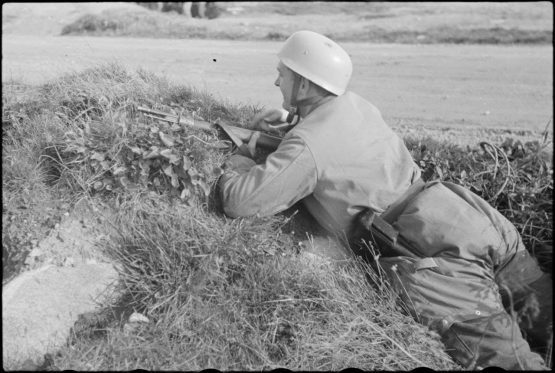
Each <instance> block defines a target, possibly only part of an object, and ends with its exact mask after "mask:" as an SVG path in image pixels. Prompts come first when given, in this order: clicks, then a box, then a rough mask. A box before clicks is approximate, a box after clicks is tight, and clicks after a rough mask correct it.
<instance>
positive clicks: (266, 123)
mask: <svg viewBox="0 0 555 373" xmlns="http://www.w3.org/2000/svg"><path fill="white" fill-rule="evenodd" d="M283 115H284V112H283V110H281V109H269V110H264V111H263V112H260V113H258V114H256V115H255V116H254V117H253V119H252V120H251V122H250V123H249V124H248V128H250V129H253V130H263V131H272V132H278V130H277V129H276V128H272V127H271V125H279V124H281V123H284V121H283V120H282V117H283Z"/></svg>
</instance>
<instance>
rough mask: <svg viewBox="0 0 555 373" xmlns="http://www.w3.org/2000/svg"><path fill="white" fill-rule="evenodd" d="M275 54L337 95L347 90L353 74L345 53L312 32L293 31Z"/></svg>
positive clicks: (309, 78)
mask: <svg viewBox="0 0 555 373" xmlns="http://www.w3.org/2000/svg"><path fill="white" fill-rule="evenodd" d="M278 57H279V59H280V60H281V62H282V63H283V64H284V65H285V66H287V67H288V68H290V69H291V70H293V71H294V72H296V73H297V74H299V75H301V76H303V77H305V78H306V79H308V80H310V81H311V82H313V83H314V84H317V85H319V86H320V87H322V88H324V89H325V90H327V91H329V92H331V93H333V94H336V95H338V96H339V95H342V94H343V93H344V92H345V90H346V89H347V85H348V84H349V81H350V80H351V74H352V73H353V64H352V62H351V58H350V57H349V55H348V54H347V52H345V50H344V49H343V48H341V47H340V46H339V45H338V44H337V43H336V42H334V41H333V40H331V39H329V38H327V37H325V36H324V35H321V34H318V33H316V32H313V31H298V32H295V33H294V34H293V35H291V36H290V37H289V38H288V39H287V40H286V41H285V44H284V45H283V47H282V48H281V50H280V51H279V53H278Z"/></svg>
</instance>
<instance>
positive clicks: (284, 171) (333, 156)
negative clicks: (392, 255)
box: [220, 92, 420, 235]
mask: <svg viewBox="0 0 555 373" xmlns="http://www.w3.org/2000/svg"><path fill="white" fill-rule="evenodd" d="M228 166H229V167H230V169H228V171H227V172H226V173H225V175H223V176H222V178H221V180H220V190H221V194H222V200H223V205H224V210H225V212H226V214H228V215H230V216H232V217H239V216H252V215H259V216H265V215H271V214H275V213H278V212H280V211H283V210H285V209H287V208H289V207H290V206H292V205H293V204H294V203H296V202H297V201H299V200H302V201H303V202H304V203H305V205H306V207H307V209H308V210H309V212H310V213H311V214H312V215H313V216H314V218H315V219H316V220H317V221H318V222H319V223H320V225H322V226H323V227H324V228H326V229H327V230H328V231H329V232H331V233H333V234H339V235H344V234H348V232H350V229H351V225H352V223H353V220H354V217H355V215H357V214H358V213H359V212H360V211H361V210H363V209H365V208H372V209H373V210H374V211H376V212H382V211H384V210H385V209H386V208H387V207H388V206H389V205H390V204H391V203H392V202H394V201H395V200H396V199H397V198H398V197H399V196H401V195H402V194H403V192H404V191H405V190H406V189H407V188H408V187H409V186H410V185H411V183H412V182H413V181H414V180H417V179H418V178H419V177H420V170H419V168H418V166H417V165H416V164H415V163H414V161H413V159H412V157H411V155H410V153H409V151H408V149H407V148H406V146H405V145H404V143H403V141H402V139H400V138H399V137H398V136H397V135H396V134H395V133H394V132H393V131H392V130H391V128H390V127H389V126H388V125H387V124H386V123H385V122H384V120H383V119H382V116H381V114H380V112H379V111H378V109H377V108H376V107H375V106H374V105H372V104H371V103H369V102H368V101H366V100H364V99H363V98H361V97H360V96H358V95H356V94H355V93H352V92H347V93H345V94H344V95H342V96H338V97H334V98H332V99H331V100H329V101H326V102H324V103H323V104H321V105H320V106H318V107H317V108H315V109H314V110H313V111H312V112H310V113H309V114H308V115H307V116H306V117H305V118H304V119H303V120H302V121H301V122H300V123H299V124H298V125H296V126H295V127H294V128H293V129H292V130H290V131H289V132H288V133H287V135H286V136H285V137H284V139H283V141H282V142H281V144H280V146H279V147H278V149H277V150H276V151H275V152H274V153H272V154H270V155H269V156H268V158H267V159H266V161H265V163H264V164H260V165H256V164H255V163H254V161H252V160H251V159H248V158H246V157H242V156H233V157H232V158H231V159H230V162H229V163H228Z"/></svg>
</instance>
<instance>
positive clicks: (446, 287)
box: [380, 257, 547, 370]
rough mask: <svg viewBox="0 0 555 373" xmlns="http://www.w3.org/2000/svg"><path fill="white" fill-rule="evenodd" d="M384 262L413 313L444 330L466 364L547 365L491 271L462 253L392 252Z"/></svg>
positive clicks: (448, 343)
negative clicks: (414, 254)
mask: <svg viewBox="0 0 555 373" xmlns="http://www.w3.org/2000/svg"><path fill="white" fill-rule="evenodd" d="M380 265H381V267H382V269H383V270H385V272H386V273H387V274H388V277H389V279H390V281H391V283H392V285H393V286H394V288H395V289H396V291H397V292H398V294H399V295H400V298H401V299H402V301H403V305H404V307H406V309H407V310H408V311H409V312H410V313H411V314H412V315H413V317H414V318H415V319H416V320H417V321H419V322H421V323H422V324H424V325H427V326H428V327H430V329H432V330H435V331H436V332H438V333H439V334H440V336H441V337H442V340H443V342H444V344H445V347H446V351H447V352H448V353H449V354H450V355H451V356H452V357H453V359H454V360H455V361H457V362H458V363H459V364H461V365H462V366H463V367H464V368H467V369H476V368H479V367H481V368H485V367H489V366H496V367H500V368H504V369H525V370H545V369H547V367H546V366H545V363H544V361H543V359H542V358H541V356H540V355H538V354H537V353H534V352H532V351H531V350H530V347H529V345H528V343H527V342H526V340H525V339H524V338H523V336H522V333H521V332H520V329H519V326H518V323H517V322H516V319H515V318H512V317H511V316H510V315H509V314H508V313H507V312H506V311H505V310H504V308H503V304H502V301H501V296H500V295H499V290H498V287H497V285H496V283H495V281H494V278H493V274H492V273H490V272H491V271H488V270H487V269H486V268H484V267H483V266H482V265H480V264H479V263H478V262H470V261H468V260H466V259H463V258H448V257H434V258H422V259H415V258H409V257H391V258H382V259H380Z"/></svg>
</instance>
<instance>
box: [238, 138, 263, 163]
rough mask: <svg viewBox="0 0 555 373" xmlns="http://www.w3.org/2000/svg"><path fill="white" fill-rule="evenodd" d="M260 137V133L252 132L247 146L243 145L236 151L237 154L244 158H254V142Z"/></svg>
mask: <svg viewBox="0 0 555 373" xmlns="http://www.w3.org/2000/svg"><path fill="white" fill-rule="evenodd" d="M259 137H260V132H253V134H252V135H251V138H250V139H249V142H248V144H243V145H241V146H240V147H239V148H238V149H237V154H239V155H242V156H244V157H249V158H254V156H255V154H256V142H257V141H258V138H259Z"/></svg>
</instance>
